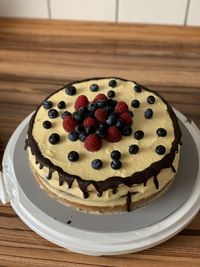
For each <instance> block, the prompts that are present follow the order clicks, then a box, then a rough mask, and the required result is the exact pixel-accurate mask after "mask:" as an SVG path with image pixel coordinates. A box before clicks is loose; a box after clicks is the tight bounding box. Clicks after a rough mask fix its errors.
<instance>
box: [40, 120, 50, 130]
mask: <svg viewBox="0 0 200 267" xmlns="http://www.w3.org/2000/svg"><path fill="white" fill-rule="evenodd" d="M42 126H43V127H44V128H45V129H50V128H51V127H52V124H51V122H50V121H44V122H43V123H42Z"/></svg>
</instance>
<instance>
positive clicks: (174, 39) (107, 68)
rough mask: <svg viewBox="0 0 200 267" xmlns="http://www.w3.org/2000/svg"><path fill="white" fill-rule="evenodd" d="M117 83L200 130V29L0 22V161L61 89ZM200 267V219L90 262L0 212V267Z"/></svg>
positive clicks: (9, 213)
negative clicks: (105, 80) (23, 126)
mask: <svg viewBox="0 0 200 267" xmlns="http://www.w3.org/2000/svg"><path fill="white" fill-rule="evenodd" d="M95 76H119V77H124V78H127V79H134V80H136V81H138V82H140V83H143V84H145V85H146V86H149V87H150V88H152V89H156V90H158V91H159V92H160V93H162V95H163V96H164V97H165V98H166V99H168V100H169V101H170V103H171V104H172V105H173V106H175V107H176V108H177V109H179V110H180V111H181V112H183V113H184V114H185V115H186V116H187V117H188V118H189V119H192V120H194V121H195V122H196V124H197V125H198V126H199V127H200V104H199V103H200V28H191V27H187V28H185V27H165V26H142V25H140V26H139V25H128V24H121V25H120V24H103V23H101V24H91V23H79V22H62V21H45V20H14V19H11V20H9V19H1V20H0V159H2V155H3V151H4V149H5V146H6V143H7V141H8V139H9V137H10V135H11V134H12V132H13V130H14V129H15V128H16V127H17V125H18V124H19V123H20V122H21V121H22V120H23V119H24V118H25V117H26V116H27V115H28V114H29V113H30V112H31V111H33V110H34V109H35V107H36V106H37V105H38V104H39V103H40V102H41V101H42V100H43V98H44V97H45V96H47V95H48V94H49V93H51V92H53V91H54V90H56V89H58V88H59V87H61V86H62V85H64V84H66V83H68V82H71V81H74V80H78V79H83V78H87V77H95ZM5 266H13V267H21V266H28V267H32V266H34V267H35V266H41V267H44V266H51V267H53V266H55V267H59V266H73V267H77V266H81V267H82V266H114V267H115V266H121V267H126V266H137V267H140V266H142V267H144V266H145V267H146V266H148V267H151V266H153V267H155V266H156V267H158V266H162V267H164V266H167V267H169V266H182V267H188V266H189V267H191V266H196V267H197V266H200V214H199V215H197V216H196V218H195V219H194V220H193V222H192V223H191V224H190V225H189V226H188V227H187V228H186V229H185V230H183V231H181V232H180V233H179V234H178V235H177V236H175V237H174V238H172V239H171V240H169V241H167V242H165V243H163V244H161V245H159V246H156V247H154V248H151V249H148V250H146V251H142V252H138V253H135V254H128V255H123V256H112V257H91V256H84V255H79V254H76V253H72V252H70V251H67V250H65V249H63V248H60V247H58V246H56V245H53V244H51V243H49V242H48V241H46V240H45V239H43V238H41V237H40V236H38V235H37V234H35V233H34V232H33V231H31V230H30V229H29V228H28V227H27V226H26V225H25V224H24V223H23V222H22V221H21V220H20V219H19V218H18V216H17V215H16V214H15V212H14V211H13V210H12V208H11V207H10V206H9V205H5V206H2V205H1V206H0V267H5Z"/></svg>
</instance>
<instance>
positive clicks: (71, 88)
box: [65, 85, 76, 95]
mask: <svg viewBox="0 0 200 267" xmlns="http://www.w3.org/2000/svg"><path fill="white" fill-rule="evenodd" d="M65 93H66V94H67V95H75V94H76V88H75V87H74V86H73V85H69V86H67V87H66V88H65Z"/></svg>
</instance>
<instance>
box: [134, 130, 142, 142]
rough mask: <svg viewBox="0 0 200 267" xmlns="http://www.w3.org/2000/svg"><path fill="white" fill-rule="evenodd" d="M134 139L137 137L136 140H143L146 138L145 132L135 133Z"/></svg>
mask: <svg viewBox="0 0 200 267" xmlns="http://www.w3.org/2000/svg"><path fill="white" fill-rule="evenodd" d="M134 137H135V139H137V140H140V139H142V138H143V137H144V132H143V131H141V130H139V131H136V132H135V133H134Z"/></svg>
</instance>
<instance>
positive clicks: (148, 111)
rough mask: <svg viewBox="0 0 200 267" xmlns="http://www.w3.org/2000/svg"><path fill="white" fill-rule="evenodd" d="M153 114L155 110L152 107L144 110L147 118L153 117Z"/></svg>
mask: <svg viewBox="0 0 200 267" xmlns="http://www.w3.org/2000/svg"><path fill="white" fill-rule="evenodd" d="M152 116H153V110H152V109H151V108H148V109H146V110H145V112H144V117H145V118H146V119H151V117H152Z"/></svg>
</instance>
